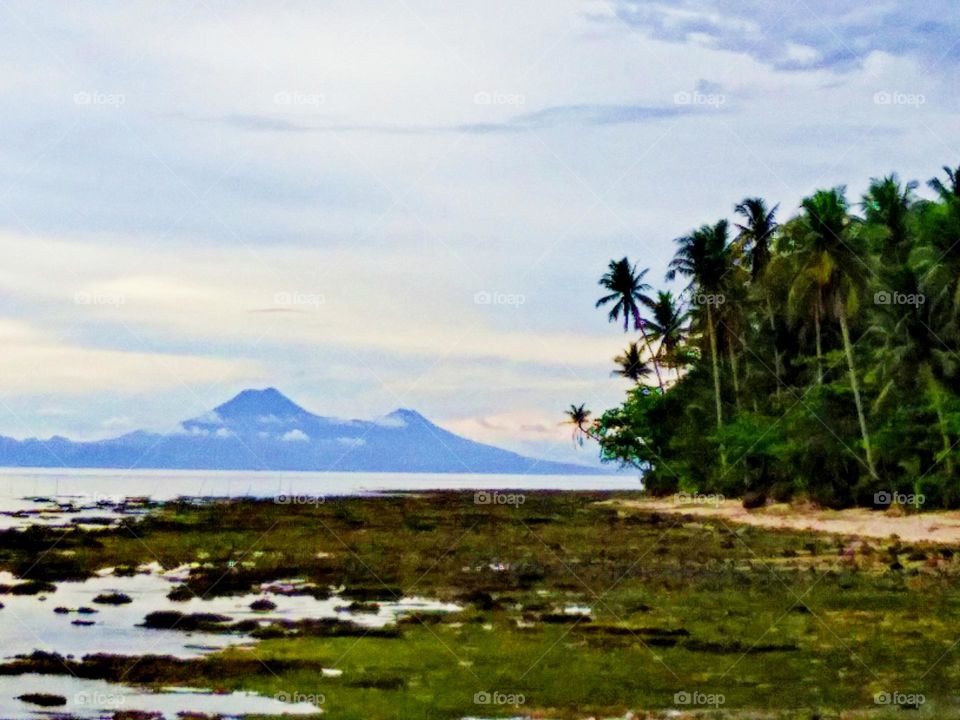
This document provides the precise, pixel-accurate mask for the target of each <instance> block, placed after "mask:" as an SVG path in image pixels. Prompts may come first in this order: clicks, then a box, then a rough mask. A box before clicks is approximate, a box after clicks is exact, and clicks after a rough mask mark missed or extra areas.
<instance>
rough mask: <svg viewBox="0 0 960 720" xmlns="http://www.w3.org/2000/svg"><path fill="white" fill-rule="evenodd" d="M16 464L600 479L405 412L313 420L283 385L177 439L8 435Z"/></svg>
mask: <svg viewBox="0 0 960 720" xmlns="http://www.w3.org/2000/svg"><path fill="white" fill-rule="evenodd" d="M0 465H3V466H10V467H76V468H157V469H196V470H311V471H342V472H435V473H446V472H450V473H518V474H566V475H568V474H595V473H597V472H603V471H602V470H597V469H596V468H591V467H586V466H582V465H575V464H570V463H557V462H551V461H547V460H537V459H535V458H529V457H524V456H522V455H518V454H517V453H513V452H510V451H507V450H502V449H500V448H497V447H493V446H491V445H484V444H482V443H478V442H474V441H473V440H469V439H467V438H464V437H461V436H459V435H455V434H453V433H451V432H448V431H447V430H444V429H443V428H441V427H439V426H437V425H434V424H433V423H432V422H430V421H429V420H427V419H426V418H425V417H423V415H421V414H420V413H418V412H416V411H414V410H408V409H403V408H401V409H398V410H395V411H393V412H392V413H390V414H389V415H385V416H384V417H382V418H380V419H378V420H343V419H340V418H334V417H324V416H321V415H315V414H313V413H311V412H309V411H307V410H305V409H304V408H302V407H301V406H299V405H297V404H296V403H295V402H293V401H292V400H290V398H288V397H287V396H285V395H284V394H283V393H281V392H280V391H279V390H277V389H275V388H266V389H264V390H244V391H243V392H241V393H239V394H238V395H237V396H236V397H234V398H233V399H231V400H229V401H228V402H225V403H223V404H222V405H218V406H217V407H215V408H214V409H213V410H211V411H209V412H207V413H205V414H203V415H201V416H199V417H195V418H191V419H189V420H185V421H183V422H182V423H180V426H179V427H178V428H177V430H176V431H174V432H171V433H152V432H146V431H142V430H138V431H136V432H132V433H128V434H126V435H122V436H120V437H116V438H111V439H108V440H97V441H90V442H75V441H72V440H69V439H67V438H63V437H58V436H54V437H51V438H50V439H48V440H38V439H33V438H31V439H28V440H15V439H13V438H7V437H0Z"/></svg>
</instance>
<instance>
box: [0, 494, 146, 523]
mask: <svg viewBox="0 0 960 720" xmlns="http://www.w3.org/2000/svg"><path fill="white" fill-rule="evenodd" d="M151 506H152V503H151V502H150V501H149V500H147V499H145V498H122V497H116V498H108V497H105V496H98V495H64V496H58V497H56V498H52V497H26V498H4V499H3V508H4V509H3V511H2V512H0V530H10V529H21V530H22V529H24V528H27V527H30V526H31V525H39V526H41V527H50V528H66V527H78V528H81V529H83V530H94V529H97V528H103V527H115V526H116V525H118V524H119V523H120V521H121V520H124V519H127V518H136V517H141V516H143V515H145V514H146V513H147V512H148V511H149V509H150V507H151Z"/></svg>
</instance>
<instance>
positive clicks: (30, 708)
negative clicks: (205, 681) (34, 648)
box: [0, 674, 322, 720]
mask: <svg viewBox="0 0 960 720" xmlns="http://www.w3.org/2000/svg"><path fill="white" fill-rule="evenodd" d="M31 693H42V694H47V695H51V694H53V695H59V696H61V697H62V698H63V700H65V701H66V704H65V705H59V706H57V707H47V708H42V707H39V706H37V705H32V704H30V703H28V702H25V701H23V700H18V699H17V698H19V697H20V696H23V695H28V694H31ZM318 699H322V698H318ZM116 712H127V713H134V712H139V713H160V716H161V717H163V718H168V719H170V720H173V719H174V718H177V717H178V714H179V713H206V714H209V715H210V716H211V717H213V716H216V717H221V716H222V717H230V718H234V717H241V716H243V715H299V716H304V715H318V714H319V713H321V712H322V710H321V709H320V708H319V707H318V706H317V705H314V704H311V703H307V702H283V701H281V700H279V699H276V698H267V697H261V696H259V695H255V694H253V693H241V692H236V693H226V694H213V693H209V692H205V691H202V690H193V689H183V688H180V689H169V690H166V691H164V692H158V693H154V692H149V691H147V690H143V689H139V688H134V687H128V686H126V685H118V684H114V683H108V682H104V681H101V680H82V679H79V678H75V677H71V676H56V677H51V676H49V675H33V674H30V675H18V676H15V677H4V676H0V717H2V718H4V720H38V719H39V718H50V717H66V716H69V717H71V718H78V719H82V720H93V719H94V718H103V717H112V716H113V714H114V713H116Z"/></svg>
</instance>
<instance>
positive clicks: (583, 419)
mask: <svg viewBox="0 0 960 720" xmlns="http://www.w3.org/2000/svg"><path fill="white" fill-rule="evenodd" d="M566 414H567V419H566V421H565V423H564V424H566V425H572V426H573V442H574V443H575V444H577V445H580V446H583V439H584V438H585V437H588V438H591V439H593V440H596V439H597V438H596V436H595V435H594V433H593V432H592V431H591V430H590V428H589V426H588V423H589V422H590V411H589V410H587V408H586V406H585V405H584V404H582V403H581V404H580V405H571V406H570V408H569V409H568V410H567V413H566Z"/></svg>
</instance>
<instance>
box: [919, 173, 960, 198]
mask: <svg viewBox="0 0 960 720" xmlns="http://www.w3.org/2000/svg"><path fill="white" fill-rule="evenodd" d="M943 171H944V172H945V173H946V174H947V182H946V183H945V182H943V181H942V180H941V179H940V178H933V179H932V180H930V181H929V182H928V183H927V185H928V186H929V187H930V189H932V190H933V191H934V192H936V193H937V195H939V196H940V199H941V200H943V201H944V202H945V203H947V204H948V205H949V204H950V203H952V202H957V201H960V167H958V168H957V169H956V170H953V169H951V168H949V167H947V166H946V165H944V166H943Z"/></svg>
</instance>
